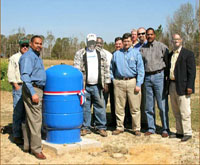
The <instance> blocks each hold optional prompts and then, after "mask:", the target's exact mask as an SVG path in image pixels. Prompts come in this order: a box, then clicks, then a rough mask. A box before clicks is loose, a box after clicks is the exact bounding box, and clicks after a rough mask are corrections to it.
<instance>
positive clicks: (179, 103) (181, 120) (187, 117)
mask: <svg viewBox="0 0 200 165" xmlns="http://www.w3.org/2000/svg"><path fill="white" fill-rule="evenodd" d="M169 94H170V100H171V105H172V111H173V114H174V117H175V119H176V133H178V134H183V135H192V128H191V108H190V96H187V95H183V96H179V95H178V94H177V93H176V84H175V82H170V87H169Z"/></svg>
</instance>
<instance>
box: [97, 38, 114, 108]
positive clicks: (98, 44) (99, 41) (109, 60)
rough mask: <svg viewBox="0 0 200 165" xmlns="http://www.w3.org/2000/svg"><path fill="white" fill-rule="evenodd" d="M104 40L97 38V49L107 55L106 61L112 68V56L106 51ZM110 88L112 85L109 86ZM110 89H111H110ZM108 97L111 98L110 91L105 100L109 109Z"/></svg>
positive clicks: (105, 95) (106, 93)
mask: <svg viewBox="0 0 200 165" xmlns="http://www.w3.org/2000/svg"><path fill="white" fill-rule="evenodd" d="M103 45H104V44H103V38H101V37H97V42H96V49H97V50H99V51H103V52H105V54H106V59H107V64H108V66H109V68H110V62H111V59H112V54H111V53H110V52H109V51H107V50H106V49H103ZM109 87H110V84H109ZM109 89H110V88H109ZM108 96H109V91H108V92H104V99H105V106H106V107H107V103H108Z"/></svg>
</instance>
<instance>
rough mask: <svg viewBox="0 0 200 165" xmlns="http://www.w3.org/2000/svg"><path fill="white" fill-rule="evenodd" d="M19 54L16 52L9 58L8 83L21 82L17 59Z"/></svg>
mask: <svg viewBox="0 0 200 165" xmlns="http://www.w3.org/2000/svg"><path fill="white" fill-rule="evenodd" d="M21 55H22V54H21V52H18V53H16V54H14V55H12V56H11V57H10V58H9V63H8V73H7V76H8V81H9V82H10V83H22V80H21V79H20V72H19V59H20V57H21Z"/></svg>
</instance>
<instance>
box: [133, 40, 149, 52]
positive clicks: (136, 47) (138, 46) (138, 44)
mask: <svg viewBox="0 0 200 165" xmlns="http://www.w3.org/2000/svg"><path fill="white" fill-rule="evenodd" d="M145 44H147V40H146V41H145V42H144V43H141V42H138V43H137V44H136V45H135V46H134V49H138V50H140V48H141V47H142V46H143V45H145Z"/></svg>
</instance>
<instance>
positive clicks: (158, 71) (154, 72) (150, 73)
mask: <svg viewBox="0 0 200 165" xmlns="http://www.w3.org/2000/svg"><path fill="white" fill-rule="evenodd" d="M162 71H163V69H161V70H157V71H153V72H145V74H146V75H152V74H157V73H161V72H162Z"/></svg>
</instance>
